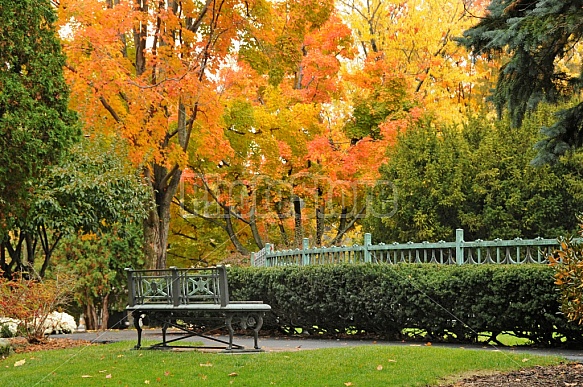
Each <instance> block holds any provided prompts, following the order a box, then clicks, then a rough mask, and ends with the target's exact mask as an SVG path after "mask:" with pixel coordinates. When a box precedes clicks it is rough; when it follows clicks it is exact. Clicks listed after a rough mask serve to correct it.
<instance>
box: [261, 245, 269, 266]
mask: <svg viewBox="0 0 583 387" xmlns="http://www.w3.org/2000/svg"><path fill="white" fill-rule="evenodd" d="M263 249H264V250H265V253H264V254H263V259H262V261H263V264H262V265H261V266H263V267H267V266H270V265H269V262H268V261H267V254H271V249H272V246H271V243H266V244H265V247H264V248H263Z"/></svg>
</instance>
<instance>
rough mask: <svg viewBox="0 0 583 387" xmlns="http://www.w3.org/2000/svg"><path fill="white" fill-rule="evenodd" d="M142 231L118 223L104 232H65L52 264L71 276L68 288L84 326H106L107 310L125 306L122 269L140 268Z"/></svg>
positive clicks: (94, 327)
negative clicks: (66, 234) (82, 317)
mask: <svg viewBox="0 0 583 387" xmlns="http://www.w3.org/2000/svg"><path fill="white" fill-rule="evenodd" d="M142 233H143V228H142V227H141V224H140V223H128V224H119V223H118V224H115V225H114V226H113V227H111V228H110V229H109V230H108V231H107V232H100V233H98V234H93V233H78V234H73V235H68V236H66V237H65V238H64V240H63V243H61V244H60V245H59V248H58V249H57V251H56V252H55V266H56V268H57V272H58V271H64V272H67V273H69V275H70V276H73V277H74V278H75V282H74V285H73V286H72V287H71V289H70V290H71V292H72V296H73V297H72V298H73V299H74V300H75V301H76V303H77V304H78V305H79V307H81V309H82V311H83V313H84V315H85V324H86V327H87V329H98V328H102V329H107V328H108V321H109V312H110V311H111V310H116V311H119V310H123V309H124V308H125V306H126V305H127V288H126V285H127V275H126V272H125V270H124V269H125V268H126V267H131V268H134V269H135V268H141V267H143V265H144V251H143V241H144V239H143V234H142ZM118 328H119V327H118Z"/></svg>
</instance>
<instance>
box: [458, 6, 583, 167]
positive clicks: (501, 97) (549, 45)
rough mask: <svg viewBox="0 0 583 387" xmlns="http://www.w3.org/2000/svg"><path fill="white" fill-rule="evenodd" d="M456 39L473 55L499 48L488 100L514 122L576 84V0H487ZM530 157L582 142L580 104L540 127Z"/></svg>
mask: <svg viewBox="0 0 583 387" xmlns="http://www.w3.org/2000/svg"><path fill="white" fill-rule="evenodd" d="M463 35H464V36H463V38H462V39H460V42H461V43H462V44H463V45H464V46H466V47H468V48H469V49H471V50H472V53H473V54H474V55H475V56H476V57H478V56H484V57H488V58H492V57H495V56H497V55H500V54H503V55H505V58H507V62H506V63H505V64H504V65H503V66H502V67H501V68H500V71H499V78H498V83H497V85H496V88H495V90H494V94H493V97H492V99H493V101H494V103H495V104H496V107H497V109H498V111H499V114H502V111H503V110H504V109H508V110H509V112H510V115H511V117H512V122H513V124H514V125H520V124H521V123H522V121H523V120H524V117H525V114H526V113H527V112H528V111H531V110H533V109H534V108H536V106H537V105H538V104H539V103H540V102H542V101H547V102H551V103H558V102H565V101H567V100H569V99H570V98H572V97H576V99H578V98H577V97H578V96H579V92H580V90H581V85H582V78H581V53H582V51H581V48H582V47H581V39H582V38H583V8H582V7H581V2H580V1H577V0H493V1H492V2H491V3H490V5H489V7H488V13H487V14H486V16H485V17H484V18H483V19H482V20H481V21H480V22H479V23H478V24H476V25H475V26H474V27H472V28H470V29H468V30H466V31H465V32H464V34H463ZM543 133H544V134H545V135H546V136H547V138H545V139H543V140H541V141H540V142H539V143H538V144H537V148H538V149H539V153H538V155H537V157H536V159H535V163H537V164H541V163H545V162H556V161H557V160H558V156H560V155H562V154H565V153H566V152H567V151H569V150H570V149H573V148H575V147H580V146H581V145H583V104H582V103H580V102H578V101H574V102H573V103H572V104H571V105H570V106H568V107H565V108H564V109H562V110H560V111H559V112H558V113H557V116H556V120H555V122H554V123H552V124H550V125H549V126H546V127H544V128H543Z"/></svg>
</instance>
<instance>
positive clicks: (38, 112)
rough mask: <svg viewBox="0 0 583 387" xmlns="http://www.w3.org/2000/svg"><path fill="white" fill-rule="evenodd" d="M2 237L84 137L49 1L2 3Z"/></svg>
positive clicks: (0, 82)
mask: <svg viewBox="0 0 583 387" xmlns="http://www.w3.org/2000/svg"><path fill="white" fill-rule="evenodd" d="M0 19H1V20H3V22H2V26H1V27H0V236H2V234H3V233H5V232H6V231H7V230H8V229H10V228H11V227H12V226H13V224H14V222H15V221H16V219H22V218H23V217H24V216H25V214H26V212H27V210H28V205H27V200H28V198H29V195H30V193H31V192H32V191H33V187H34V185H35V179H36V178H38V176H39V174H40V173H41V171H42V170H43V169H44V168H45V167H46V165H48V164H52V163H54V162H56V161H58V160H59V157H60V156H61V155H62V153H63V151H64V150H65V149H67V148H68V146H69V145H70V144H71V143H72V142H74V141H75V140H76V139H77V138H78V135H79V130H78V127H77V126H76V124H75V123H76V116H75V114H74V113H73V112H71V111H70V110H69V109H68V107H67V104H68V89H67V86H66V84H65V80H64V78H63V72H62V68H63V65H64V64H65V59H64V56H63V55H62V53H61V46H60V44H59V40H58V37H57V35H56V31H55V29H54V27H53V23H54V22H55V20H56V15H55V13H54V10H53V7H52V6H51V5H50V2H49V1H48V0H2V1H0Z"/></svg>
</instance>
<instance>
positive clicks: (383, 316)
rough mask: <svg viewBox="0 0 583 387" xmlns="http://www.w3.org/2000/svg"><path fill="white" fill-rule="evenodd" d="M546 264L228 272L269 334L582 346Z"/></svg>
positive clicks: (581, 333) (235, 293) (235, 291)
mask: <svg viewBox="0 0 583 387" xmlns="http://www.w3.org/2000/svg"><path fill="white" fill-rule="evenodd" d="M553 274H554V272H553V269H552V268H550V267H548V266H544V265H514V266H510V265H464V266H446V265H428V264H423V265H412V264H402V265H367V264H362V265H323V266H306V267H295V266H294V267H291V266H290V267H274V268H239V267H237V268H235V267H233V268H230V270H229V286H230V292H231V298H232V299H233V300H262V301H263V302H265V303H268V304H269V305H271V307H272V313H271V314H270V315H269V316H267V318H266V319H265V324H264V327H265V328H266V329H277V330H279V331H283V332H297V331H300V330H301V331H302V332H304V333H305V332H309V333H311V334H327V335H343V334H354V333H359V334H372V335H376V336H379V337H382V338H385V339H391V340H392V339H399V340H402V339H406V338H410V337H411V336H412V335H413V334H421V335H422V336H423V338H424V339H425V340H431V341H456V342H476V341H477V340H478V334H479V333H482V334H483V333H484V332H489V333H491V338H490V340H491V341H496V338H497V336H498V335H499V334H501V333H510V334H513V335H515V336H517V337H521V338H526V339H529V340H530V341H532V342H533V343H535V344H543V345H559V344H561V345H565V344H581V343H583V327H580V326H578V325H576V324H574V323H570V322H568V321H567V320H566V319H565V317H564V316H563V315H562V314H561V312H560V303H559V292H558V290H557V288H556V286H555V285H554V279H553Z"/></svg>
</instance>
